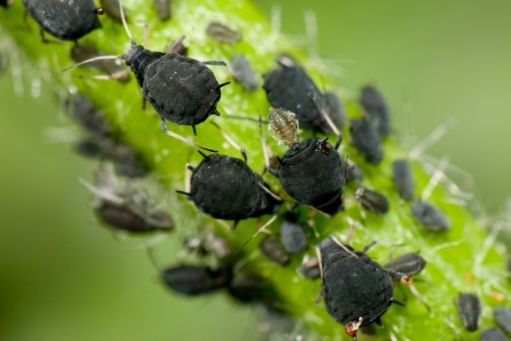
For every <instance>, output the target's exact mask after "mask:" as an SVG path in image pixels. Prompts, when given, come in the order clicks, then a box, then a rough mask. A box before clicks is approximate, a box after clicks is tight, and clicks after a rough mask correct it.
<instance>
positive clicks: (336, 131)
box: [309, 92, 342, 150]
mask: <svg viewBox="0 0 511 341" xmlns="http://www.w3.org/2000/svg"><path fill="white" fill-rule="evenodd" d="M309 96H310V98H311V99H312V101H313V102H314V105H315V106H316V108H317V109H318V111H319V112H320V114H321V116H323V119H324V120H325V121H326V123H327V124H328V126H329V127H330V129H331V130H332V131H333V133H334V134H335V135H336V136H337V140H336V141H335V149H336V150H337V149H339V147H340V146H341V143H342V133H341V132H340V131H339V129H337V127H336V126H335V124H334V122H333V121H332V119H331V118H330V115H329V114H328V113H327V112H326V110H325V108H324V106H322V105H321V104H320V103H318V99H317V98H316V97H315V96H314V95H312V92H311V93H310V94H309Z"/></svg>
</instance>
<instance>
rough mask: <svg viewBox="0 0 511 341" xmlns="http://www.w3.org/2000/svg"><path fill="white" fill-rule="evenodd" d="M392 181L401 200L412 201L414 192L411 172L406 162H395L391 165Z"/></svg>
mask: <svg viewBox="0 0 511 341" xmlns="http://www.w3.org/2000/svg"><path fill="white" fill-rule="evenodd" d="M392 180H393V181H394V185H395V186H396V188H397V191H398V193H399V196H400V197H401V198H403V199H404V200H412V199H413V196H414V192H415V191H414V179H413V172H412V168H411V167H410V164H409V163H408V161H407V160H395V161H394V162H393V163H392Z"/></svg>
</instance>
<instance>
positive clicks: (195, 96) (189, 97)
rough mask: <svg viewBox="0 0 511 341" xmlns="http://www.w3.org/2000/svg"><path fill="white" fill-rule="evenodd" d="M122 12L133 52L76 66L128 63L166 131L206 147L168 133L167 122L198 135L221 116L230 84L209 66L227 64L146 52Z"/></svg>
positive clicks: (99, 58)
mask: <svg viewBox="0 0 511 341" xmlns="http://www.w3.org/2000/svg"><path fill="white" fill-rule="evenodd" d="M120 11H121V17H122V19H123V25H124V27H125V30H126V33H127V35H128V37H129V38H130V40H131V47H130V48H129V50H128V51H127V52H126V53H125V54H123V55H122V56H120V57H114V56H102V57H97V58H92V59H89V60H88V61H84V62H82V63H78V64H75V65H74V66H79V65H83V64H86V63H90V62H95V61H97V60H102V59H118V58H120V59H123V60H125V62H126V65H128V66H129V67H130V68H131V70H132V71H133V73H134V75H135V78H136V79H137V82H138V84H139V86H140V87H141V88H142V93H143V96H144V98H145V99H146V100H147V101H149V103H151V105H152V106H153V107H154V109H155V110H156V111H157V112H158V113H159V114H160V120H161V128H162V130H163V131H164V132H165V133H166V134H167V135H170V136H172V137H174V138H177V139H179V140H181V141H183V142H185V143H188V144H191V145H194V146H196V147H200V148H203V147H201V146H199V145H197V144H196V143H194V142H192V141H191V140H189V139H187V138H185V137H183V136H180V135H178V134H176V133H173V132H170V131H168V129H167V126H166V123H165V120H169V121H172V122H174V123H176V124H179V125H189V126H192V128H193V129H194V132H195V126H196V125H197V124H199V123H201V122H203V121H205V120H206V119H207V118H208V116H209V115H211V114H214V115H219V112H218V111H217V109H216V105H217V103H218V101H219V100H220V97H221V92H220V89H221V88H222V87H223V86H225V85H227V84H229V82H226V83H223V84H219V83H218V82H217V80H216V78H215V75H214V74H213V72H212V71H211V70H210V69H209V68H208V67H207V66H206V64H215V65H219V64H222V65H225V63H222V62H199V61H198V60H196V59H193V58H188V57H185V56H181V55H178V54H175V53H171V54H165V53H163V52H153V51H149V50H146V49H145V48H144V47H143V46H141V45H137V44H136V42H135V41H134V40H133V38H132V36H131V32H130V31H129V29H128V25H127V24H126V20H125V18H124V12H123V10H122V7H120ZM204 149H207V148H204Z"/></svg>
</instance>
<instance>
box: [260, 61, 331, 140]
mask: <svg viewBox="0 0 511 341" xmlns="http://www.w3.org/2000/svg"><path fill="white" fill-rule="evenodd" d="M277 63H278V64H279V66H278V67H277V68H276V69H275V70H273V71H271V72H269V73H266V74H265V75H263V78H264V84H263V89H264V91H266V97H267V98H268V101H269V102H270V104H271V105H272V107H274V108H281V109H285V110H289V111H291V112H293V113H295V114H296V118H297V119H298V121H299V122H300V125H301V126H302V127H305V128H310V129H313V130H314V131H318V132H322V133H330V132H331V130H330V127H328V126H327V125H326V123H327V122H325V119H324V117H323V115H322V113H321V112H320V110H321V109H323V110H325V111H328V110H327V109H328V108H327V102H326V100H325V97H324V96H323V95H322V94H321V92H320V91H319V89H318V88H317V86H316V84H314V82H313V81H312V79H311V78H310V77H309V76H308V75H307V73H306V72H305V70H304V69H303V68H302V67H301V66H300V65H298V63H297V62H296V61H295V60H293V59H292V58H291V57H289V56H286V55H282V56H279V58H278V59H277ZM334 121H335V120H334Z"/></svg>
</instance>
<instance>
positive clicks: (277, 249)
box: [259, 236, 289, 266]
mask: <svg viewBox="0 0 511 341" xmlns="http://www.w3.org/2000/svg"><path fill="white" fill-rule="evenodd" d="M259 249H260V250H261V253H262V254H263V255H265V256H266V257H267V258H268V259H270V260H272V261H274V262H275V263H277V264H280V265H282V266H285V265H287V264H289V256H288V255H287V253H286V250H284V248H283V247H282V244H280V243H279V241H278V240H277V239H275V238H274V237H272V236H268V237H266V238H264V239H263V240H262V241H261V244H259Z"/></svg>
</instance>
